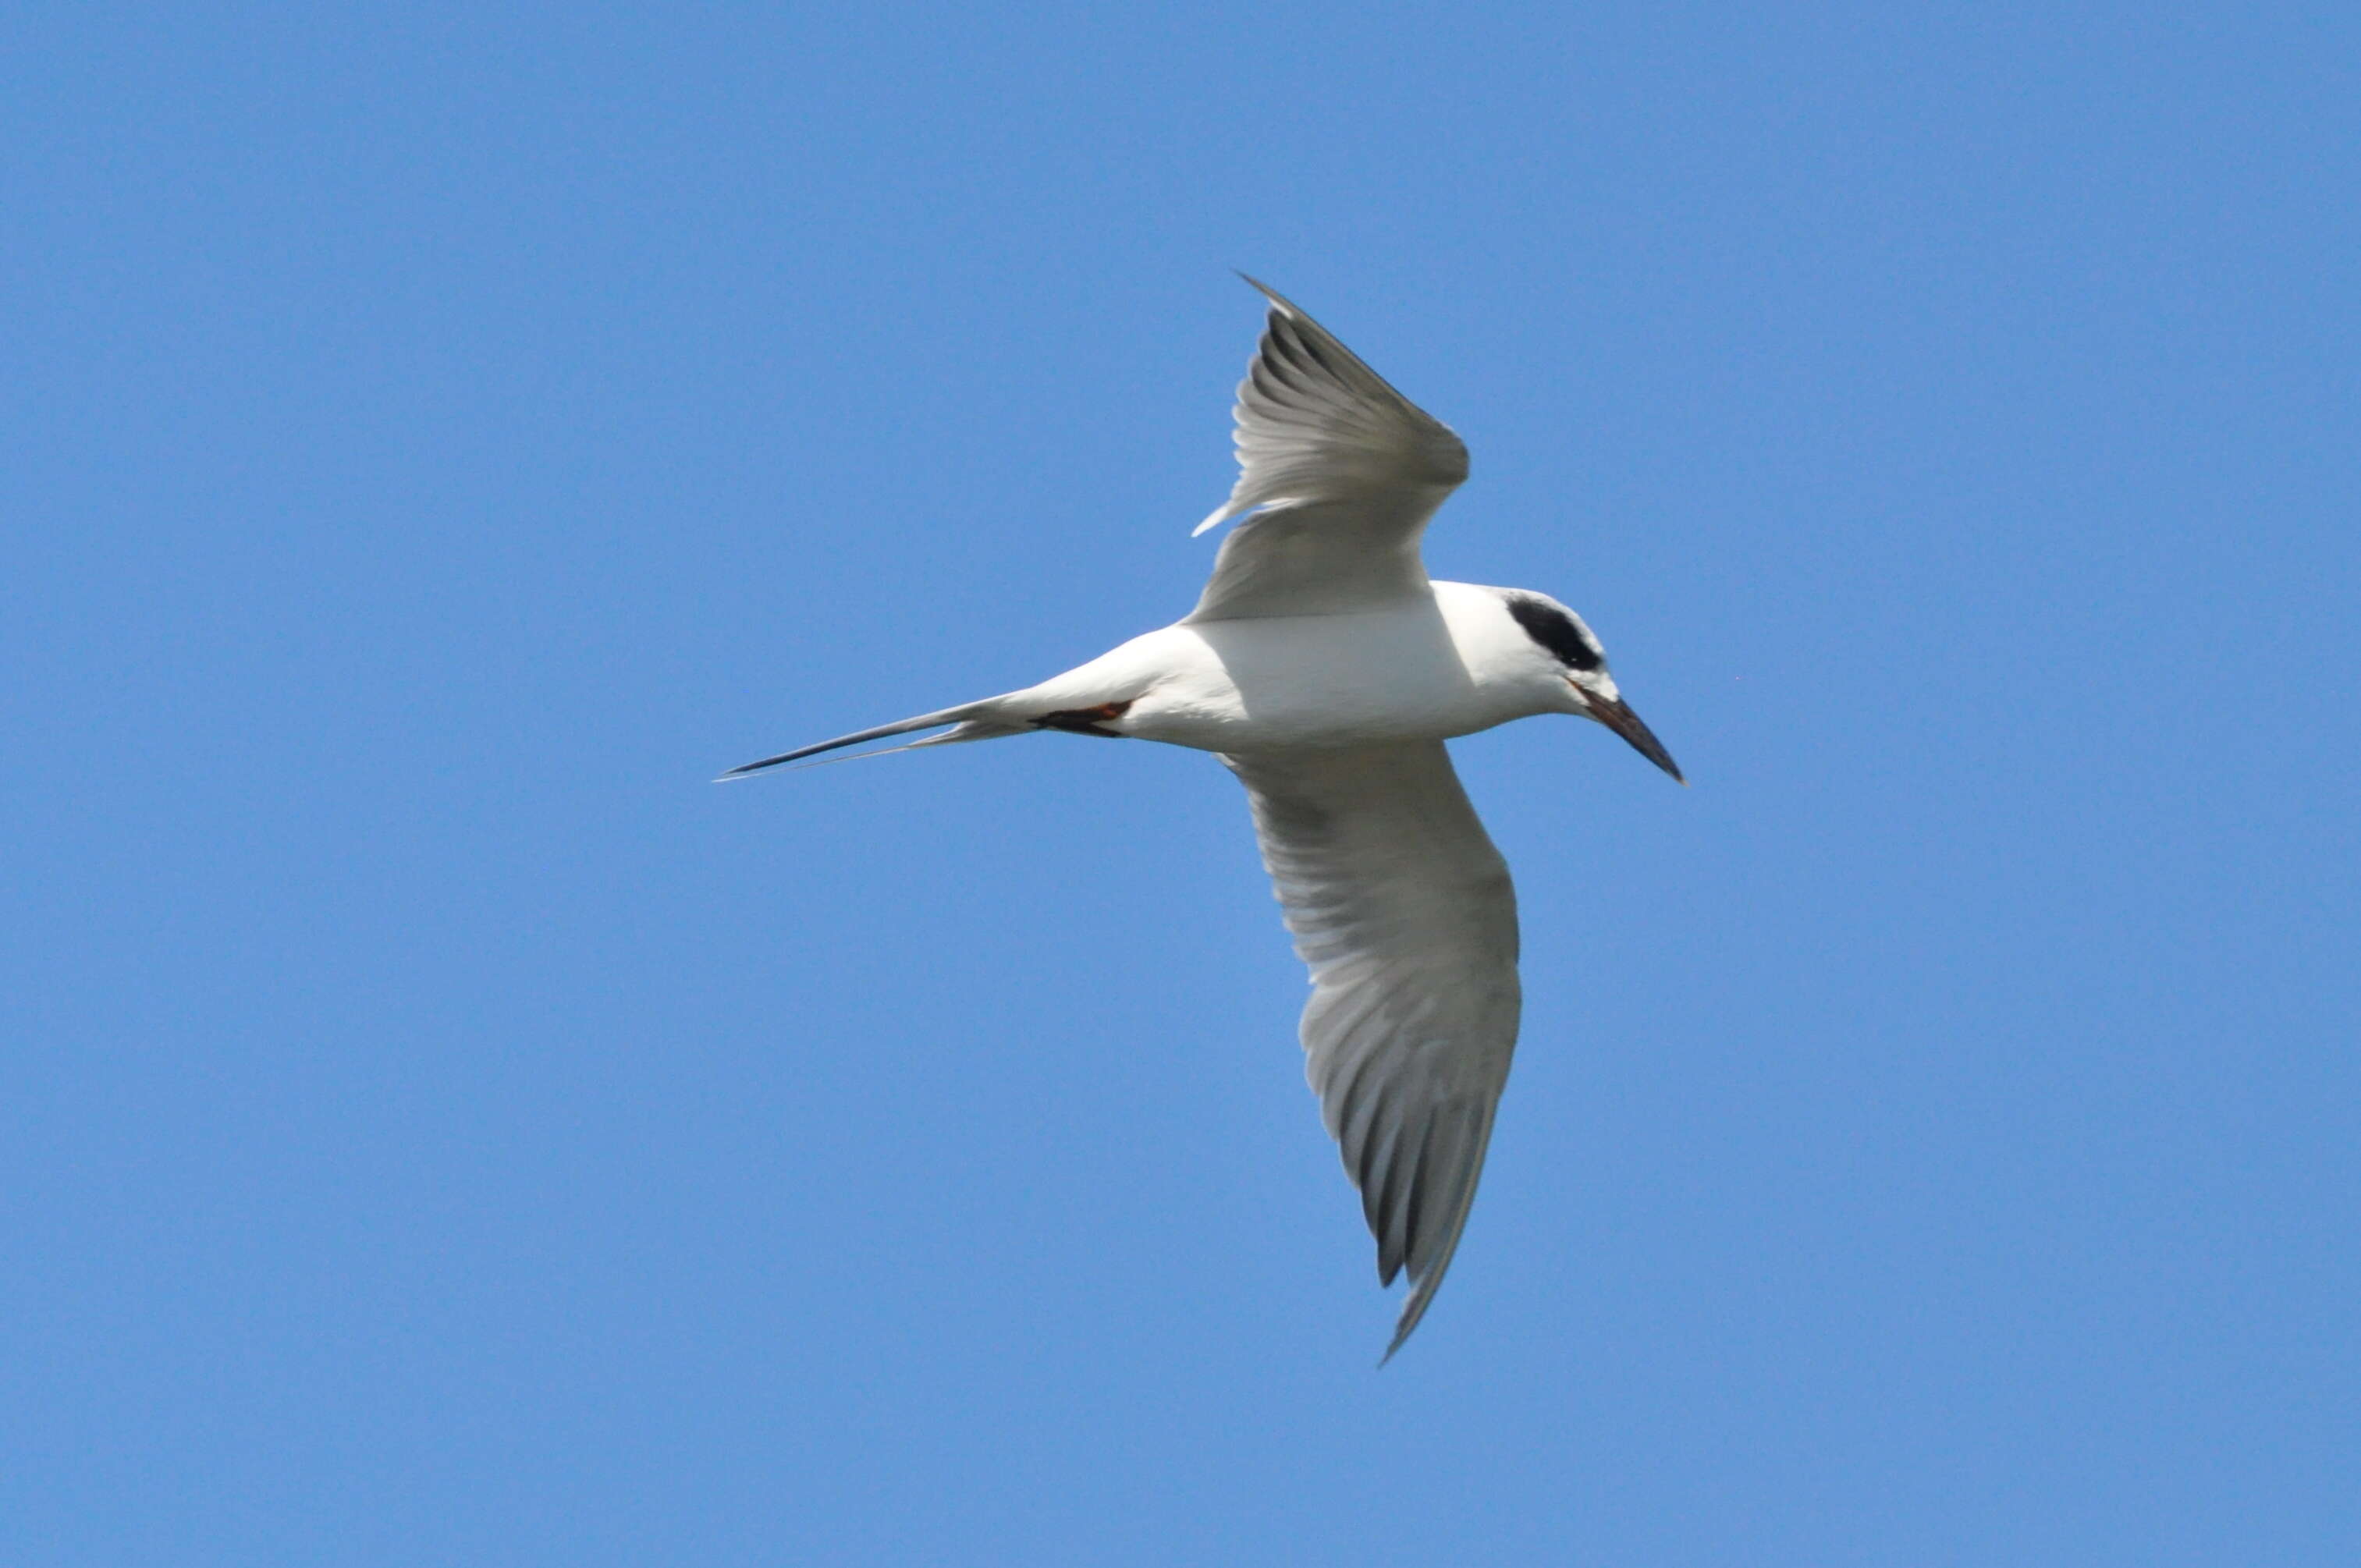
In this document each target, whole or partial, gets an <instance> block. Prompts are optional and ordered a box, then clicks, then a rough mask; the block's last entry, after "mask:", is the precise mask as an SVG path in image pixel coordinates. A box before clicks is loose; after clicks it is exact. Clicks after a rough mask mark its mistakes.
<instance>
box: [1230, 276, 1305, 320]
mask: <svg viewBox="0 0 2361 1568" xmlns="http://www.w3.org/2000/svg"><path fill="white" fill-rule="evenodd" d="M1230 270H1231V271H1233V272H1237V274H1238V276H1239V277H1240V278H1242V279H1244V280H1246V286H1247V287H1248V288H1250V289H1252V290H1253V291H1255V292H1256V293H1257V294H1260V295H1261V296H1262V297H1263V298H1264V299H1266V300H1268V301H1269V302H1270V303H1271V308H1272V309H1274V310H1276V311H1279V312H1280V313H1282V314H1285V315H1290V316H1301V314H1302V312H1301V310H1298V309H1297V308H1296V305H1295V302H1293V301H1292V300H1290V299H1289V298H1288V297H1287V296H1286V295H1284V294H1282V293H1280V292H1279V291H1278V290H1276V289H1274V288H1272V287H1271V286H1270V285H1269V284H1268V283H1266V282H1264V281H1263V280H1261V279H1259V278H1257V277H1256V276H1255V275H1254V274H1253V273H1251V272H1239V271H1238V269H1236V268H1235V267H1233V268H1231V269H1230Z"/></svg>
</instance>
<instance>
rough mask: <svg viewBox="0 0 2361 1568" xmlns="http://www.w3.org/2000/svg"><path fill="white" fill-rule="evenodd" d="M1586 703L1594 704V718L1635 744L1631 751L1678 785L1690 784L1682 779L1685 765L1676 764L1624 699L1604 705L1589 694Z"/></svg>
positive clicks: (1592, 709) (1632, 744) (1654, 734)
mask: <svg viewBox="0 0 2361 1568" xmlns="http://www.w3.org/2000/svg"><path fill="white" fill-rule="evenodd" d="M1585 700H1587V702H1588V703H1589V704H1590V717H1591V718H1595V719H1597V720H1598V722H1599V723H1601V724H1604V725H1605V726H1607V728H1608V729H1612V730H1613V731H1615V733H1616V734H1618V735H1620V736H1621V737H1623V739H1624V740H1629V741H1630V742H1631V750H1633V751H1637V752H1639V753H1640V755H1642V756H1643V757H1645V758H1647V759H1648V761H1650V762H1653V763H1655V764H1656V766H1658V767H1660V768H1662V769H1664V772H1666V773H1670V774H1672V775H1673V777H1674V779H1675V781H1677V782H1678V783H1681V784H1686V783H1688V782H1689V781H1688V780H1686V779H1685V778H1682V777H1681V765H1680V764H1679V763H1678V762H1674V761H1673V754H1672V753H1671V752H1670V751H1665V750H1664V742H1663V741H1662V740H1657V739H1656V732H1655V731H1654V730H1653V729H1649V728H1648V727H1647V726H1646V725H1644V724H1642V723H1641V722H1640V716H1639V715H1638V714H1636V713H1634V712H1632V711H1631V704H1630V703H1628V702H1625V701H1624V700H1623V699H1622V698H1621V697H1617V698H1616V699H1615V700H1614V701H1612V702H1602V701H1600V700H1599V699H1598V697H1595V696H1588V694H1587V693H1586V694H1585Z"/></svg>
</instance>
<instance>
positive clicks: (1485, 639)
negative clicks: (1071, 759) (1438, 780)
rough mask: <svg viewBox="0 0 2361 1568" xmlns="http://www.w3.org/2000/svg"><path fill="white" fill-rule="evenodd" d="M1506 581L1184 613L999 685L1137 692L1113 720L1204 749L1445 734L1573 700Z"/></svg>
mask: <svg viewBox="0 0 2361 1568" xmlns="http://www.w3.org/2000/svg"><path fill="white" fill-rule="evenodd" d="M1537 652H1539V651H1538V650H1536V649H1535V648H1534V647H1533V645H1532V641H1531V640H1530V639H1528V638H1527V637H1526V636H1525V635H1524V633H1523V631H1522V630H1521V629H1520V628H1519V627H1518V625H1517V624H1516V622H1515V621H1514V620H1511V619H1510V615H1509V613H1508V611H1507V609H1505V608H1504V601H1503V598H1502V594H1501V590H1499V589H1497V588H1481V587H1473V586H1471V585H1469V584H1466V583H1434V584H1432V585H1430V587H1429V590H1428V591H1427V592H1425V593H1422V594H1420V595H1418V596H1417V597H1415V598H1410V599H1407V600H1405V601H1404V602H1402V603H1400V604H1398V605H1391V606H1388V607H1385V608H1383V609H1365V610H1357V611H1349V612H1345V613H1340V614H1335V615H1301V616H1270V617H1258V618H1256V619H1252V620H1211V621H1189V620H1184V621H1180V622H1179V623H1177V624H1175V625H1171V626H1167V627H1163V628H1160V629H1159V630H1155V631H1150V632H1148V633H1147V634H1146V635H1145V636H1141V637H1136V638H1134V639H1132V640H1131V641H1128V642H1126V643H1124V644H1123V645H1122V646H1120V647H1118V648H1115V649H1112V650H1110V651H1109V652H1105V653H1103V654H1101V655H1100V656H1099V657H1097V658H1095V659H1093V660H1092V661H1091V662H1090V663H1087V664H1083V665H1081V666H1080V667H1078V668H1076V669H1072V670H1069V671H1067V672H1066V673H1065V674H1061V675H1055V676H1052V677H1051V678H1050V679H1049V680H1047V681H1044V682H1042V683H1041V684H1040V685H1038V686H1034V687H1031V688H1030V689H1028V690H1027V691H1024V692H1013V693H1011V694H1009V696H1006V697H1003V698H1000V699H998V700H999V701H1001V702H1003V703H1005V704H1007V705H1009V709H1010V711H1011V712H1013V713H1016V714H1023V713H1027V712H1030V711H1033V710H1036V709H1038V710H1041V711H1048V712H1058V711H1061V710H1064V711H1078V710H1082V709H1088V708H1092V707H1098V706H1101V705H1103V704H1109V703H1115V704H1123V705H1126V710H1125V711H1124V713H1123V714H1122V715H1121V716H1120V717H1117V718H1109V719H1106V720H1104V722H1103V724H1102V725H1101V728H1102V729H1104V731H1105V732H1107V733H1109V734H1113V735H1119V736H1126V737H1130V738H1133V739H1137V740H1161V741H1164V742H1166V743H1167V744H1169V745H1174V746H1188V747H1191V748H1193V749H1195V750H1197V751H1223V752H1260V751H1289V750H1295V749H1302V748H1314V749H1316V748H1325V747H1334V746H1363V745H1370V744H1375V743H1379V742H1384V741H1393V740H1450V739H1451V738H1453V737H1455V736H1459V735H1472V734H1474V733H1475V732H1476V731H1477V730H1479V729H1491V728H1492V727H1493V726H1494V725H1496V724H1505V723H1507V722H1508V721H1509V720H1510V719H1512V718H1529V717H1531V716H1532V715H1534V714H1539V713H1549V712H1558V713H1570V712H1572V711H1574V705H1573V702H1572V700H1571V699H1570V698H1568V697H1567V696H1565V683H1564V682H1563V681H1560V680H1553V679H1548V678H1535V676H1536V674H1540V675H1543V676H1544V677H1546V672H1540V671H1536V670H1535V669H1534V668H1532V666H1534V665H1535V664H1536V663H1538V661H1537V660H1536V659H1535V658H1533V657H1532V655H1534V654H1535V653H1537Z"/></svg>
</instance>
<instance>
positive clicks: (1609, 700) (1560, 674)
mask: <svg viewBox="0 0 2361 1568" xmlns="http://www.w3.org/2000/svg"><path fill="white" fill-rule="evenodd" d="M1500 597H1501V602H1502V603H1503V604H1504V605H1505V606H1506V607H1507V609H1508V612H1509V617H1510V620H1513V621H1515V622H1516V624H1517V627H1518V629H1519V630H1521V631H1522V632H1523V633H1524V635H1525V637H1526V639H1527V641H1529V642H1531V644H1532V650H1531V653H1530V654H1529V659H1530V664H1531V668H1532V674H1533V676H1534V677H1535V678H1536V679H1538V680H1539V681H1541V682H1542V683H1543V685H1545V686H1546V688H1547V689H1548V690H1549V692H1550V694H1551V696H1553V697H1555V698H1557V699H1558V700H1557V701H1555V702H1554V703H1553V704H1552V706H1553V707H1556V708H1557V709H1558V711H1560V712H1564V713H1573V714H1576V715H1579V716H1580V717H1582V718H1595V719H1597V720H1598V722H1599V723H1601V724H1604V725H1605V726H1607V728H1608V729H1612V730H1613V731H1615V733H1616V734H1618V735H1620V736H1621V737H1623V739H1624V740H1628V741H1630V742H1631V749H1632V750H1633V751H1637V752H1639V753H1640V755H1642V756H1643V757H1645V758H1647V759H1648V761H1650V762H1653V763H1655V764H1656V766H1658V767H1660V768H1662V769H1664V772H1666V773H1670V774H1672V775H1673V777H1674V778H1675V779H1678V780H1679V781H1680V782H1681V783H1682V784H1686V783H1688V780H1686V779H1685V778H1681V770H1680V765H1679V764H1678V763H1676V762H1674V761H1673V754H1672V753H1671V752H1670V751H1665V750H1664V742H1663V741H1661V740H1657V739H1656V737H1655V734H1654V732H1653V730H1651V729H1649V728H1648V727H1647V726H1646V725H1645V724H1642V723H1641V722H1640V716H1639V715H1638V714H1636V713H1634V712H1632V711H1631V704H1630V703H1627V702H1625V701H1624V700H1623V696H1622V694H1621V693H1620V692H1619V691H1617V690H1616V689H1615V677H1614V675H1613V674H1609V671H1608V668H1607V650H1606V649H1605V648H1603V647H1601V646H1600V645H1599V641H1598V637H1597V636H1596V635H1595V634H1594V633H1593V632H1592V631H1591V630H1590V628H1589V627H1587V626H1586V625H1584V624H1583V621H1582V617H1580V616H1578V615H1576V614H1575V613H1574V611H1572V610H1570V609H1566V608H1565V606H1564V605H1562V604H1560V603H1558V602H1557V600H1555V599H1554V598H1550V597H1549V596H1548V595H1546V594H1536V593H1530V592H1525V591H1522V590H1512V591H1509V592H1504V593H1503V594H1502V595H1501V596H1500Z"/></svg>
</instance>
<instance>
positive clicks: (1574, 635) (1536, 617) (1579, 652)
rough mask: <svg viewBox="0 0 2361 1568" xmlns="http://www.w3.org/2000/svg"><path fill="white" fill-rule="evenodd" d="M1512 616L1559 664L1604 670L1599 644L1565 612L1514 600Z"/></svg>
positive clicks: (1530, 600)
mask: <svg viewBox="0 0 2361 1568" xmlns="http://www.w3.org/2000/svg"><path fill="white" fill-rule="evenodd" d="M1509 613H1510V615H1513V616H1515V617H1516V618H1517V624H1518V625H1519V626H1521V627H1523V628H1524V629H1525V635H1526V636H1528V637H1530V638H1532V640H1533V641H1536V642H1538V643H1540V644H1541V645H1542V646H1543V647H1544V648H1546V649H1548V650H1549V651H1550V652H1553V653H1554V654H1556V655H1557V659H1558V663H1562V664H1564V665H1565V666H1566V667H1567V668H1569V669H1575V670H1584V671H1589V670H1596V669H1599V668H1601V667H1602V666H1604V665H1605V664H1606V663H1607V661H1606V659H1605V658H1603V657H1601V656H1600V654H1599V652H1598V644H1596V643H1594V642H1593V641H1591V640H1590V639H1589V638H1588V637H1587V636H1585V635H1584V634H1583V630H1582V628H1580V627H1579V626H1576V624H1575V623H1574V621H1573V620H1572V619H1571V618H1569V617H1568V616H1567V615H1566V613H1565V611H1564V610H1562V609H1558V608H1557V606H1555V605H1554V604H1550V603H1548V602H1546V601H1544V600H1542V599H1536V598H1521V597H1511V598H1510V600H1509Z"/></svg>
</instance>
